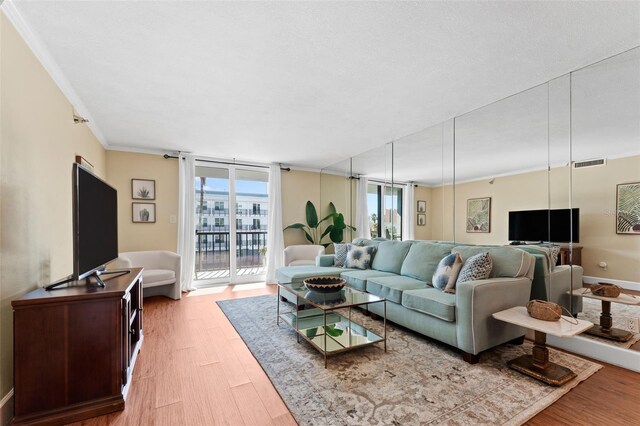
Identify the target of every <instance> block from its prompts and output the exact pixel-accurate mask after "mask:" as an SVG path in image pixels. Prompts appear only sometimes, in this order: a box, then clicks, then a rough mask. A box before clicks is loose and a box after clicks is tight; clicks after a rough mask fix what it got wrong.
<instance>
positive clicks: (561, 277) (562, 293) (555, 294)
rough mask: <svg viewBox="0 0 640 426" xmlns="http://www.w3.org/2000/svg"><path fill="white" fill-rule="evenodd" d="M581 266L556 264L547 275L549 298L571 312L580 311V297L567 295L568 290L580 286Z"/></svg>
mask: <svg viewBox="0 0 640 426" xmlns="http://www.w3.org/2000/svg"><path fill="white" fill-rule="evenodd" d="M582 274H583V269H582V266H578V265H573V266H569V265H559V266H556V267H555V269H554V270H553V272H551V275H550V277H549V287H550V288H549V300H550V301H551V302H553V303H557V304H558V305H560V306H563V307H565V308H566V309H567V310H569V311H571V313H572V314H574V315H575V314H578V313H580V312H582V297H580V296H573V297H571V296H570V295H569V291H570V290H573V291H576V290H580V289H581V288H582Z"/></svg>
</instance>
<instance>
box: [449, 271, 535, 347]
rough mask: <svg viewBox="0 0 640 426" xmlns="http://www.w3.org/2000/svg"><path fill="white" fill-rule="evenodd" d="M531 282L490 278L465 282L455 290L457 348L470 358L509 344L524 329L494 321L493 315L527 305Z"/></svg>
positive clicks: (527, 279) (527, 280) (517, 279)
mask: <svg viewBox="0 0 640 426" xmlns="http://www.w3.org/2000/svg"><path fill="white" fill-rule="evenodd" d="M530 292H531V280H530V279H529V278H527V277H520V278H491V279H487V280H478V281H468V282H465V283H461V284H459V285H458V286H457V288H456V326H457V339H458V348H460V349H462V350H463V351H465V352H468V353H471V354H478V353H480V352H482V351H484V350H486V349H489V348H492V347H494V346H497V345H500V344H502V343H505V342H508V341H509V340H512V339H515V338H517V337H519V336H522V335H524V334H525V329H524V328H522V327H518V326H515V325H512V324H508V323H506V322H503V321H498V320H496V319H494V318H493V316H492V315H493V314H494V313H495V312H499V311H502V310H505V309H509V308H512V307H514V306H524V305H526V304H527V302H528V301H529V294H530Z"/></svg>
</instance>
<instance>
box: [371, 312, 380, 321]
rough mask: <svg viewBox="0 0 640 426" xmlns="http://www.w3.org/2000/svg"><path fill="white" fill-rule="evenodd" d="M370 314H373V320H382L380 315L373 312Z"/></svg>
mask: <svg viewBox="0 0 640 426" xmlns="http://www.w3.org/2000/svg"><path fill="white" fill-rule="evenodd" d="M370 314H371V319H372V320H377V319H380V317H379V316H378V315H376V314H374V313H373V312H370Z"/></svg>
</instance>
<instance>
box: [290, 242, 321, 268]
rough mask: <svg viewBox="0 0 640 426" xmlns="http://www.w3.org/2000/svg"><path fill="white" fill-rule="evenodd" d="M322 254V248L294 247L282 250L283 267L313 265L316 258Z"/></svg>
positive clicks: (314, 246) (313, 246)
mask: <svg viewBox="0 0 640 426" xmlns="http://www.w3.org/2000/svg"><path fill="white" fill-rule="evenodd" d="M323 254H324V247H323V246H316V245H306V244H305V245H294V246H289V247H287V248H285V249H284V266H301V265H315V264H316V256H321V255H323Z"/></svg>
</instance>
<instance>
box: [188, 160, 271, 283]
mask: <svg viewBox="0 0 640 426" xmlns="http://www.w3.org/2000/svg"><path fill="white" fill-rule="evenodd" d="M268 180H269V174H268V172H265V171H262V170H259V169H247V168H240V167H236V166H217V165H216V166H212V165H209V164H207V163H204V162H203V163H200V164H198V165H196V179H195V182H194V190H195V192H196V196H195V202H196V206H195V214H196V218H195V228H196V229H195V233H196V244H195V254H196V256H195V277H194V279H195V280H194V284H195V286H196V287H199V286H205V285H210V284H216V283H231V284H235V283H241V282H255V281H258V280H262V279H264V274H265V268H264V254H265V252H266V243H267V223H268V213H269V212H268V205H269V199H268V195H267V183H268Z"/></svg>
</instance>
